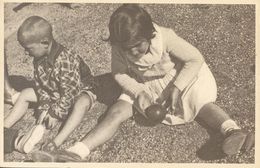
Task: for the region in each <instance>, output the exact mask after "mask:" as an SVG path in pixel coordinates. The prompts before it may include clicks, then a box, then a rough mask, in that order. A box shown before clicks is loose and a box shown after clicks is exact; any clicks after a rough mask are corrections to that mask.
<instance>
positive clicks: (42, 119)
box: [36, 111, 48, 125]
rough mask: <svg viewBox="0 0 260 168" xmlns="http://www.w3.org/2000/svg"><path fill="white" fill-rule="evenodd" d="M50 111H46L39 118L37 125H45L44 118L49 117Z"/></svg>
mask: <svg viewBox="0 0 260 168" xmlns="http://www.w3.org/2000/svg"><path fill="white" fill-rule="evenodd" d="M47 113H48V111H44V112H42V113H41V114H40V116H39V118H38V119H37V121H36V123H37V125H39V124H43V121H44V118H45V116H46V115H47Z"/></svg>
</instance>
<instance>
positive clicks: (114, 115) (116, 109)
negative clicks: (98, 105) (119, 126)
mask: <svg viewBox="0 0 260 168" xmlns="http://www.w3.org/2000/svg"><path fill="white" fill-rule="evenodd" d="M132 114H133V112H132V107H131V106H130V105H125V104H118V103H117V104H115V105H113V106H112V107H111V108H110V109H109V110H108V115H107V116H109V117H110V118H111V119H113V120H115V121H118V122H123V121H125V120H127V119H128V118H130V117H132Z"/></svg>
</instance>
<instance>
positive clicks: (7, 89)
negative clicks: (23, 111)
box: [4, 39, 20, 105]
mask: <svg viewBox="0 0 260 168" xmlns="http://www.w3.org/2000/svg"><path fill="white" fill-rule="evenodd" d="M6 43H7V39H5V44H6ZM4 56H5V60H4V102H5V103H8V104H11V105H14V103H15V102H16V100H17V98H18V97H19V95H20V92H18V91H16V90H15V89H14V88H13V86H12V85H11V83H10V81H9V74H8V67H7V61H6V54H5V50H4Z"/></svg>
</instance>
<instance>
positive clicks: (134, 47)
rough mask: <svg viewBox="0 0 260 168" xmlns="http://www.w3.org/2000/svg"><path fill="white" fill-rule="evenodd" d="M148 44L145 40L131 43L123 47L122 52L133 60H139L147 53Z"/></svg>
mask: <svg viewBox="0 0 260 168" xmlns="http://www.w3.org/2000/svg"><path fill="white" fill-rule="evenodd" d="M149 46H150V42H149V41H148V40H146V39H141V40H138V41H136V42H133V43H131V44H129V45H127V46H125V47H123V48H124V50H125V51H126V52H128V53H129V54H130V55H132V56H134V57H135V58H141V57H142V56H144V55H145V54H146V53H147V52H149Z"/></svg>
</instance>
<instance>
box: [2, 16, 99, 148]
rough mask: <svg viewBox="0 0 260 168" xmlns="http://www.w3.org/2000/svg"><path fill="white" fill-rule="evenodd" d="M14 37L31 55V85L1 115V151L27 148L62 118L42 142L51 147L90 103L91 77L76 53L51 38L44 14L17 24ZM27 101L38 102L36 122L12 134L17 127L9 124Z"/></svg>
mask: <svg viewBox="0 0 260 168" xmlns="http://www.w3.org/2000/svg"><path fill="white" fill-rule="evenodd" d="M17 38H18V41H19V43H20V44H21V46H22V47H23V48H24V49H25V52H26V55H29V56H31V57H33V58H34V60H33V65H34V80H35V87H34V88H26V89H24V90H22V91H21V93H20V95H19V97H18V99H17V101H16V102H15V104H14V107H13V109H12V111H11V112H10V114H9V115H7V116H6V117H5V119H4V137H5V138H4V143H5V153H9V152H12V151H13V150H14V149H16V150H18V151H20V152H23V153H28V152H30V151H31V150H32V149H33V147H34V146H35V145H36V144H37V143H38V142H39V141H40V140H41V138H42V136H43V134H44V131H45V129H52V128H54V127H55V125H56V124H57V122H59V121H60V122H63V127H62V129H61V131H60V132H59V133H58V134H57V135H56V136H55V137H54V139H52V140H51V141H48V142H46V143H45V145H43V150H47V151H51V150H54V149H55V148H57V147H58V146H60V145H61V144H62V143H63V142H64V141H65V140H66V138H67V137H68V136H69V135H70V134H71V133H72V131H73V130H75V128H76V127H77V126H78V125H79V124H80V122H81V120H82V119H83V118H84V114H85V112H86V111H88V110H90V108H91V107H92V106H93V105H94V102H95V100H96V95H95V94H94V93H95V84H94V80H93V79H94V78H93V76H92V75H91V72H90V69H89V67H88V65H87V64H86V63H85V62H84V61H83V59H82V58H81V57H80V56H79V55H77V54H76V53H74V52H73V51H71V50H68V49H66V48H65V47H63V46H62V45H61V44H59V43H58V42H56V41H55V39H54V38H53V34H52V26H51V25H50V23H49V22H48V21H47V20H45V19H44V18H42V17H39V16H31V17H29V18H27V19H26V20H25V21H24V22H23V23H22V25H21V26H20V27H19V29H18V33H17ZM31 102H37V104H38V107H37V109H36V111H37V114H38V116H39V117H38V119H37V125H36V126H34V127H33V128H32V129H31V130H30V131H28V133H26V134H24V135H18V136H16V135H17V131H14V130H13V129H12V128H11V127H12V126H13V125H14V124H15V123H16V122H17V121H18V120H20V119H21V118H22V117H23V115H24V114H25V113H26V112H27V109H28V105H29V103H31ZM9 138H11V139H9Z"/></svg>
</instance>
